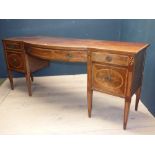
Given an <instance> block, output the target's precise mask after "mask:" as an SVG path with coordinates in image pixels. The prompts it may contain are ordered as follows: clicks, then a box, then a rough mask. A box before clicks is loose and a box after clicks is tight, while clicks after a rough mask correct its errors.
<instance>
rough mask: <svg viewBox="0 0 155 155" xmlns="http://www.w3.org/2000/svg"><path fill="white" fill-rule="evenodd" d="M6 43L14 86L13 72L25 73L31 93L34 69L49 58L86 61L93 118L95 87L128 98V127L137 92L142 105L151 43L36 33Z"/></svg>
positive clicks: (89, 102) (10, 78)
mask: <svg viewBox="0 0 155 155" xmlns="http://www.w3.org/2000/svg"><path fill="white" fill-rule="evenodd" d="M3 46H4V53H5V58H6V64H7V70H8V77H9V80H10V84H11V88H12V89H14V85H13V76H12V71H17V72H22V73H24V74H25V77H26V82H27V87H28V92H29V96H31V95H32V91H31V83H32V81H33V75H32V74H33V72H35V71H37V70H39V69H41V68H44V67H47V66H48V64H49V61H66V62H82V63H87V104H88V116H89V117H91V111H92V96H93V91H94V90H95V91H100V92H104V93H108V94H111V95H114V96H119V97H122V98H124V99H125V106H124V120H123V128H124V129H126V126H127V120H128V115H129V109H130V103H131V97H132V95H133V94H136V103H135V110H137V108H138V102H139V99H140V94H141V86H142V79H143V69H144V62H145V61H144V60H145V54H146V49H147V47H148V46H149V44H145V43H129V42H117V41H104V40H92V39H73V38H61V37H44V36H34V37H15V38H8V39H4V40H3Z"/></svg>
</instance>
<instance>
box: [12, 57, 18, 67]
mask: <svg viewBox="0 0 155 155" xmlns="http://www.w3.org/2000/svg"><path fill="white" fill-rule="evenodd" d="M13 65H14V66H16V65H17V59H16V58H14V59H13Z"/></svg>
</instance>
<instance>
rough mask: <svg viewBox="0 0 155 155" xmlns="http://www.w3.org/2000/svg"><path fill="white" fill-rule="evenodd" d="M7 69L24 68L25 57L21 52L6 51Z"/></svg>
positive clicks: (19, 69)
mask: <svg viewBox="0 0 155 155" xmlns="http://www.w3.org/2000/svg"><path fill="white" fill-rule="evenodd" d="M6 58H7V62H8V67H9V69H12V70H17V71H23V70H24V69H25V59H24V54H23V53H15V52H6Z"/></svg>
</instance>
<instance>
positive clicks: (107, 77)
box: [95, 69, 123, 89]
mask: <svg viewBox="0 0 155 155" xmlns="http://www.w3.org/2000/svg"><path fill="white" fill-rule="evenodd" d="M95 79H96V81H97V82H98V83H100V84H101V85H103V86H104V87H107V88H110V89H118V88H120V87H121V86H122V85H123V77H122V75H121V74H120V73H119V72H117V71H115V70H113V69H100V70H98V71H97V72H96V74H95Z"/></svg>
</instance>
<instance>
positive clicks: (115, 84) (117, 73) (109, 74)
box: [92, 64, 127, 97]
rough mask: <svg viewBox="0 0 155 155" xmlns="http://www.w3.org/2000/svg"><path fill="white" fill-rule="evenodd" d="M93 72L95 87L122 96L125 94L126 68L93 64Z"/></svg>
mask: <svg viewBox="0 0 155 155" xmlns="http://www.w3.org/2000/svg"><path fill="white" fill-rule="evenodd" d="M92 74H93V87H94V89H96V90H99V91H103V92H107V93H109V94H113V95H118V96H122V97H123V96H124V95H125V88H126V75H127V70H126V69H125V68H121V67H110V66H106V65H101V64H93V70H92Z"/></svg>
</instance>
